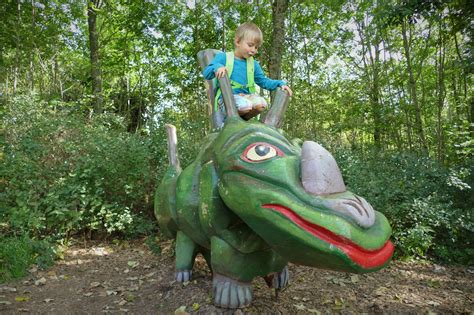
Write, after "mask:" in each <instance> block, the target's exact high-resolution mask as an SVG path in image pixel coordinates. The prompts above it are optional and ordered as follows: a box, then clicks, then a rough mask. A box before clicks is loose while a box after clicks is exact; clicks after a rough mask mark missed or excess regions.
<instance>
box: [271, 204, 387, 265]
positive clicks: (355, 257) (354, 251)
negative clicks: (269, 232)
mask: <svg viewBox="0 0 474 315" xmlns="http://www.w3.org/2000/svg"><path fill="white" fill-rule="evenodd" d="M262 208H266V209H272V210H274V211H277V212H279V213H281V214H283V215H284V216H285V217H287V218H288V219H289V220H290V221H292V222H293V223H295V224H296V225H298V226H299V227H301V228H302V229H303V230H305V231H307V232H308V233H311V234H312V235H314V236H316V237H317V238H319V239H321V240H323V241H325V242H327V243H329V244H332V245H334V246H336V247H337V248H339V249H340V250H342V251H343V252H344V253H345V254H346V255H347V256H349V258H350V259H351V260H352V261H354V262H355V263H356V264H358V265H359V266H361V267H362V268H365V269H372V268H376V267H380V266H382V265H383V264H385V263H386V262H387V261H388V260H389V259H390V258H391V257H392V254H393V250H394V246H393V244H392V242H391V241H390V240H388V241H387V242H386V243H385V245H384V246H382V247H381V248H379V249H376V250H367V249H365V248H363V247H360V246H359V245H357V244H355V243H353V242H352V241H351V240H349V239H347V238H345V237H343V236H341V235H337V234H334V233H333V232H331V231H329V230H328V229H325V228H323V227H322V226H319V225H317V224H314V223H311V222H308V221H306V220H305V219H303V218H302V217H300V216H299V215H297V214H296V213H295V212H294V211H293V210H291V209H290V208H287V207H285V206H282V205H277V204H265V205H263V206H262Z"/></svg>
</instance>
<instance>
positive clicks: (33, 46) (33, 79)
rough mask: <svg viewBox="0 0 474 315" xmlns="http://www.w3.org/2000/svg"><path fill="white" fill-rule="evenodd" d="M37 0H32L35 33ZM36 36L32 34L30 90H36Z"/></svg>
mask: <svg viewBox="0 0 474 315" xmlns="http://www.w3.org/2000/svg"><path fill="white" fill-rule="evenodd" d="M35 16H36V13H35V1H34V0H31V33H32V34H35V33H36V31H35ZM34 38H35V37H34V36H31V43H30V53H29V59H30V60H29V62H30V80H29V81H30V90H31V91H34V90H35V63H34V56H35V54H34V51H35V43H34V40H35V39H34Z"/></svg>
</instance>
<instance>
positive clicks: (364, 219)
mask: <svg viewBox="0 0 474 315" xmlns="http://www.w3.org/2000/svg"><path fill="white" fill-rule="evenodd" d="M330 208H331V209H333V210H336V211H338V212H340V213H342V214H345V215H348V216H350V217H351V218H352V219H354V220H355V221H356V222H357V224H358V225H360V226H361V227H364V228H368V227H371V226H372V225H373V224H374V222H375V211H374V208H372V206H371V205H370V204H369V203H368V202H367V201H365V199H364V198H362V197H358V196H356V195H353V196H351V197H350V198H347V199H342V200H341V199H339V200H334V201H332V202H331V206H330Z"/></svg>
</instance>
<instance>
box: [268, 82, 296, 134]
mask: <svg viewBox="0 0 474 315" xmlns="http://www.w3.org/2000/svg"><path fill="white" fill-rule="evenodd" d="M289 101H290V96H289V95H288V93H286V92H285V91H283V90H282V89H278V90H277V91H276V93H275V99H274V100H273V104H272V107H271V108H270V110H269V111H268V114H267V116H266V117H265V120H264V123H265V125H269V126H273V127H275V128H279V127H280V126H281V124H282V122H283V118H284V116H285V111H286V108H287V107H288V103H289Z"/></svg>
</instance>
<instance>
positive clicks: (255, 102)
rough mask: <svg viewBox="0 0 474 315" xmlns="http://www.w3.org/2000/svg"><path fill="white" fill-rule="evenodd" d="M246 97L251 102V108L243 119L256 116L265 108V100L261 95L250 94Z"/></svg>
mask: <svg viewBox="0 0 474 315" xmlns="http://www.w3.org/2000/svg"><path fill="white" fill-rule="evenodd" d="M248 98H249V101H250V102H251V103H252V110H251V111H249V112H248V113H247V114H246V115H245V116H244V119H246V120H249V119H251V118H253V117H255V116H257V115H258V114H260V113H261V112H263V111H264V110H265V108H266V107H267V102H266V101H265V99H264V98H263V97H261V96H259V95H256V94H252V95H249V96H248Z"/></svg>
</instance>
